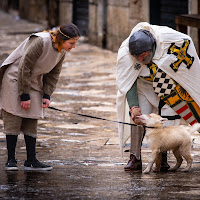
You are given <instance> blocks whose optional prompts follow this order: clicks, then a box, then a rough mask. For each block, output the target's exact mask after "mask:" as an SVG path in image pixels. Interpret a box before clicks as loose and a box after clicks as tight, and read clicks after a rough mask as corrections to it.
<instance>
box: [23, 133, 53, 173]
mask: <svg viewBox="0 0 200 200" xmlns="http://www.w3.org/2000/svg"><path fill="white" fill-rule="evenodd" d="M24 139H25V143H26V152H27V160H26V161H25V163H24V169H25V170H52V167H51V166H49V165H45V164H43V163H41V162H39V161H38V160H37V159H36V138H34V137H31V136H29V135H24Z"/></svg>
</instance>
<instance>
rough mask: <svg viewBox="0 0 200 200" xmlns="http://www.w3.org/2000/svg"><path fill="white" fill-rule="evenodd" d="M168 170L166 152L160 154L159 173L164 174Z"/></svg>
mask: <svg viewBox="0 0 200 200" xmlns="http://www.w3.org/2000/svg"><path fill="white" fill-rule="evenodd" d="M169 168H170V166H169V164H168V163H167V152H163V153H162V160H161V164H160V171H161V172H166V171H168V169H169Z"/></svg>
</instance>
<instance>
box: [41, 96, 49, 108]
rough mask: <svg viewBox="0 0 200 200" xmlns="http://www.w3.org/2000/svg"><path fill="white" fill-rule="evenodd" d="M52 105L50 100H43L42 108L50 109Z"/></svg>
mask: <svg viewBox="0 0 200 200" xmlns="http://www.w3.org/2000/svg"><path fill="white" fill-rule="evenodd" d="M49 104H50V100H49V99H45V98H43V99H42V108H48V107H49Z"/></svg>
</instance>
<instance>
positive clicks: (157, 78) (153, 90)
mask: <svg viewBox="0 0 200 200" xmlns="http://www.w3.org/2000/svg"><path fill="white" fill-rule="evenodd" d="M199 71H200V62H199V58H198V56H197V53H196V50H195V47H194V44H193V41H192V39H191V38H190V37H189V36H188V35H186V34H183V33H180V32H178V31H175V30H173V29H171V28H168V27H164V26H156V25H150V24H148V23H146V22H142V23H139V24H137V25H136V26H135V27H134V28H133V29H132V31H131V34H130V36H129V37H128V38H127V39H126V40H125V41H124V42H123V43H122V45H121V47H120V48H119V51H118V57H117V78H116V81H117V88H118V93H117V111H118V120H119V121H124V122H129V121H130V120H132V121H131V122H132V123H133V122H135V123H137V124H139V123H140V122H139V121H137V119H136V116H137V115H140V114H141V113H144V114H150V113H152V112H153V113H158V114H160V115H162V116H163V117H166V118H168V119H169V120H168V121H167V122H166V123H165V124H164V125H165V126H173V125H179V124H191V125H192V124H194V123H196V122H200V108H199V106H200V90H199V87H198V86H199V85H200V79H199ZM129 112H130V116H131V117H130V116H129ZM118 130H119V137H120V147H121V150H123V147H124V145H125V143H126V141H127V140H128V139H129V138H130V141H131V148H130V160H129V161H128V163H127V165H126V166H125V168H124V169H125V170H142V160H141V145H142V140H143V137H144V134H145V133H144V132H145V130H143V128H142V127H141V126H137V127H135V126H128V125H122V124H119V127H118ZM169 167H170V166H169V165H168V163H167V152H165V153H163V154H162V163H161V169H160V170H161V171H166V170H168V169H169Z"/></svg>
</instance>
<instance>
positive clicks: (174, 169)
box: [168, 168, 177, 172]
mask: <svg viewBox="0 0 200 200" xmlns="http://www.w3.org/2000/svg"><path fill="white" fill-rule="evenodd" d="M168 170H169V171H170V172H175V171H177V168H170V169H168Z"/></svg>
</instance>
